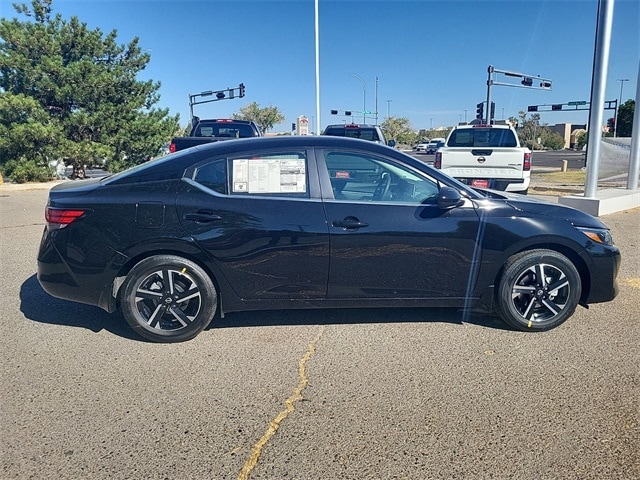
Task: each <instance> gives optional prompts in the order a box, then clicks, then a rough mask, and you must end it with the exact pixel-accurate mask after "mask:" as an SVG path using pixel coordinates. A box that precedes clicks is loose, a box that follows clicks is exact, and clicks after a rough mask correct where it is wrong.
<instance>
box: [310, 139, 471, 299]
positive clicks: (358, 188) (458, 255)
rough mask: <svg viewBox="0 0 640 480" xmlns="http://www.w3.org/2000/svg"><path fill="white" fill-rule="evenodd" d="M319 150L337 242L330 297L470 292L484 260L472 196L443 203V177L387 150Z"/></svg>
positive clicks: (457, 295)
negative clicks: (454, 204)
mask: <svg viewBox="0 0 640 480" xmlns="http://www.w3.org/2000/svg"><path fill="white" fill-rule="evenodd" d="M317 157H318V165H319V173H320V178H321V184H322V188H323V195H324V198H325V210H326V215H327V221H328V224H329V232H330V242H331V265H330V269H329V288H328V297H329V298H333V299H347V298H373V299H410V298H416V299H439V300H442V299H443V298H448V299H451V300H452V304H455V303H456V299H457V300H458V301H459V300H460V299H461V298H464V297H467V296H468V294H467V292H470V291H471V288H472V287H473V280H474V277H473V275H474V272H475V271H476V267H477V265H478V263H479V261H480V258H479V257H478V249H477V248H476V242H477V236H478V225H479V222H478V217H477V215H476V213H475V210H474V208H473V207H472V205H471V204H470V202H467V204H466V205H465V206H461V207H457V208H453V209H449V210H442V209H440V208H439V207H438V205H437V203H436V202H437V195H438V192H439V188H440V186H441V185H440V184H439V183H438V182H437V181H436V180H434V179H433V178H431V177H429V176H428V175H426V174H425V173H424V172H420V171H418V170H416V169H413V168H412V167H410V166H408V165H405V164H402V163H401V162H398V161H396V160H394V159H392V158H389V157H385V156H383V155H379V154H371V153H369V152H366V151H356V150H354V151H348V152H345V151H337V150H331V149H323V150H319V151H318V152H317ZM439 303H442V302H441V301H440V302H439Z"/></svg>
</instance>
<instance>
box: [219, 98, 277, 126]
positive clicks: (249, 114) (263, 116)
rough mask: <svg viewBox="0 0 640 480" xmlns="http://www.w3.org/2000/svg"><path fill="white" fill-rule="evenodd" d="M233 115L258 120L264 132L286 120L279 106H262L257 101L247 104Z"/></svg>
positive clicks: (242, 118) (240, 118) (238, 117)
mask: <svg viewBox="0 0 640 480" xmlns="http://www.w3.org/2000/svg"><path fill="white" fill-rule="evenodd" d="M232 117H233V118H234V119H236V120H252V121H254V122H256V124H257V125H258V127H259V128H260V130H261V131H262V133H265V132H266V131H267V130H270V129H272V128H273V126H274V125H276V124H278V123H281V122H283V121H284V115H282V113H280V110H278V107H273V106H268V107H264V108H260V105H258V104H257V103H256V102H252V103H250V104H248V105H245V106H244V107H242V108H241V109H240V111H239V112H237V113H234V114H233V115H232Z"/></svg>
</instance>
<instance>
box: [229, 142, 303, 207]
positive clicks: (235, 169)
mask: <svg viewBox="0 0 640 480" xmlns="http://www.w3.org/2000/svg"><path fill="white" fill-rule="evenodd" d="M229 168H230V180H231V183H230V186H231V191H230V193H231V195H245V196H254V195H261V196H271V197H287V198H291V197H293V198H309V187H308V185H309V182H308V179H307V172H308V168H307V156H306V154H305V153H304V152H290V151H283V152H271V153H268V154H265V153H261V154H257V155H242V156H238V157H231V158H230V159H229Z"/></svg>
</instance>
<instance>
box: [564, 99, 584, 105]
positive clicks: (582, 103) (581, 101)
mask: <svg viewBox="0 0 640 480" xmlns="http://www.w3.org/2000/svg"><path fill="white" fill-rule="evenodd" d="M586 104H587V101H586V100H580V101H576V102H569V103H567V105H586Z"/></svg>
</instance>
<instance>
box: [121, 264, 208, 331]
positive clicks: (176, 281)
mask: <svg viewBox="0 0 640 480" xmlns="http://www.w3.org/2000/svg"><path fill="white" fill-rule="evenodd" d="M121 291H122V297H121V304H122V312H123V314H124V317H125V319H126V320H127V323H129V325H130V326H131V327H132V328H133V329H134V330H135V331H136V332H137V333H138V334H139V335H141V336H142V337H144V338H146V339H147V340H151V341H153V342H161V343H176V342H184V341H186V340H191V339H192V338H194V337H195V336H196V335H198V333H200V332H201V331H202V330H204V329H205V328H206V327H207V326H208V325H209V323H211V320H213V317H214V315H215V313H216V310H217V307H218V293H217V291H216V287H215V285H214V284H213V282H212V280H211V278H210V277H209V275H208V274H207V273H206V272H205V271H204V270H203V269H202V268H201V267H200V266H199V265H197V264H196V263H194V262H192V261H191V260H187V259H186V258H182V257H179V256H175V255H155V256H152V257H148V258H146V259H144V260H142V261H140V262H139V263H138V264H136V265H135V266H134V267H133V268H132V269H131V271H130V272H129V274H128V275H127V277H126V279H125V281H124V284H123V286H122V290H121Z"/></svg>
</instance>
